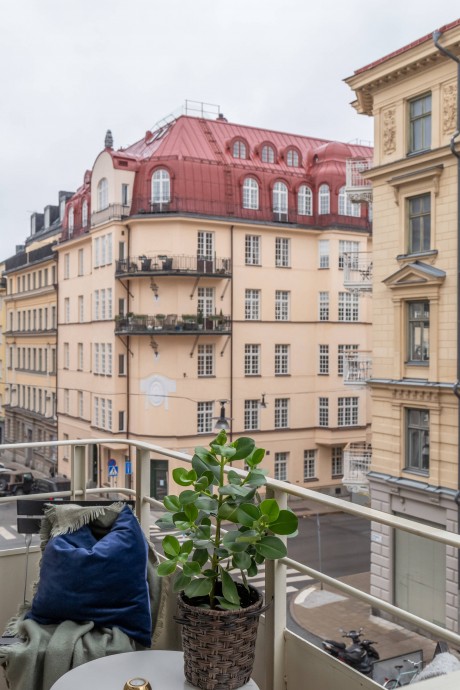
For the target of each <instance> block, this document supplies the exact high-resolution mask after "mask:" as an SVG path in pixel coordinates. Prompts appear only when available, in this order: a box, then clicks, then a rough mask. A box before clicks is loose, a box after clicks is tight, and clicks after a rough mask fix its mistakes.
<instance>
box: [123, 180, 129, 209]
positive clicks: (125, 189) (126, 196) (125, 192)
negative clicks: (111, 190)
mask: <svg viewBox="0 0 460 690" xmlns="http://www.w3.org/2000/svg"><path fill="white" fill-rule="evenodd" d="M128 199H129V184H126V182H123V183H122V185H121V205H122V206H127V205H128Z"/></svg>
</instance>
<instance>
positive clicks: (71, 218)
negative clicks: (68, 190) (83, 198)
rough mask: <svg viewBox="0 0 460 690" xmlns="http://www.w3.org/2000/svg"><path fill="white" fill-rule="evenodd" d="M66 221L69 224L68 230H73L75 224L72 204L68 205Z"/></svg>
mask: <svg viewBox="0 0 460 690" xmlns="http://www.w3.org/2000/svg"><path fill="white" fill-rule="evenodd" d="M67 223H68V226H69V232H71V233H72V232H73V229H74V226H75V211H74V210H73V206H70V207H69V214H68V216H67Z"/></svg>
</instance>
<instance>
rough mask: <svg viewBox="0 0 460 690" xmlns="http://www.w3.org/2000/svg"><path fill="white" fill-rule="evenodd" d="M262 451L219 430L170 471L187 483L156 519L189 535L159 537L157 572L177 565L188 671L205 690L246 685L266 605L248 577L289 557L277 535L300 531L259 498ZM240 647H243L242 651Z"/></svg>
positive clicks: (289, 515)
mask: <svg viewBox="0 0 460 690" xmlns="http://www.w3.org/2000/svg"><path fill="white" fill-rule="evenodd" d="M264 455H265V450H263V449H262V448H256V446H255V442H254V441H253V439H251V438H245V437H243V438H239V439H237V440H235V441H233V442H228V441H227V435H226V433H225V431H224V430H222V431H221V432H220V433H219V435H218V436H217V437H216V438H215V439H214V440H213V441H212V442H211V444H210V446H209V448H204V447H198V448H196V449H195V454H194V456H193V458H192V467H191V469H185V468H182V467H181V468H176V469H175V470H173V479H174V481H175V482H176V483H177V484H178V485H179V486H182V487H185V488H184V490H183V491H181V493H180V494H179V495H178V496H175V495H169V496H166V497H165V499H164V501H163V503H164V506H165V508H166V510H167V511H168V512H167V513H165V515H164V516H162V517H161V518H160V519H159V520H158V521H157V524H158V525H159V526H160V528H162V529H167V530H171V529H178V530H180V532H182V534H184V535H185V537H186V540H185V541H184V542H183V543H182V544H181V543H180V542H179V540H178V539H177V538H176V537H175V536H173V535H167V536H166V537H165V538H164V539H163V550H164V553H165V556H166V560H165V561H164V562H162V563H161V564H160V565H159V566H158V574H159V575H160V576H167V575H171V574H172V573H174V572H175V571H176V569H177V568H179V573H178V574H177V575H176V577H175V580H174V590H175V591H177V592H178V593H179V596H178V605H179V611H180V618H179V620H180V622H181V623H182V626H183V627H182V642H183V648H184V667H185V676H186V678H187V680H188V681H189V682H191V683H192V684H193V685H195V686H197V687H199V688H202V689H204V690H214V688H220V687H225V688H228V690H234V689H235V688H239V687H241V686H242V685H244V683H246V682H248V680H249V678H250V676H251V672H252V666H253V660H254V652H255V641H256V635H257V625H258V617H259V615H260V614H261V613H262V610H263V609H262V603H263V602H262V595H261V593H260V592H259V591H258V590H257V589H255V588H254V587H251V586H250V585H249V584H248V577H252V576H254V575H256V574H257V572H258V567H259V566H260V565H261V564H262V563H264V561H265V560H266V559H268V560H275V559H278V558H282V557H284V556H285V555H286V554H287V550H286V546H285V544H284V542H283V541H282V540H281V539H280V538H279V537H278V536H276V535H293V534H294V533H295V532H296V531H297V517H296V515H295V514H294V513H293V512H292V511H290V510H281V509H280V507H279V505H278V503H277V501H276V500H275V499H271V498H268V499H264V500H262V498H261V496H260V495H259V489H260V487H263V486H264V485H265V483H266V470H263V469H261V468H260V467H259V465H260V463H261V462H262V460H263V457H264ZM236 460H244V461H245V463H246V465H247V466H248V467H249V472H248V474H247V475H246V476H240V474H239V473H237V472H235V470H234V469H231V463H232V462H233V461H236ZM228 465H230V468H228ZM226 469H227V470H228V472H226V471H225V470H226ZM224 524H225V529H224ZM239 578H240V579H241V582H239V581H238V579H239ZM218 634H219V637H218ZM243 644H244V645H246V644H247V645H248V648H247V649H245V650H244V653H241V651H242V649H241V648H242V645H243ZM216 651H217V652H218V654H216ZM246 652H248V653H246ZM207 653H208V655H209V657H208V658H206V655H207ZM218 659H220V661H219V660H218ZM229 662H230V664H229ZM220 663H221V666H220V665H219V664H220ZM229 667H230V671H229Z"/></svg>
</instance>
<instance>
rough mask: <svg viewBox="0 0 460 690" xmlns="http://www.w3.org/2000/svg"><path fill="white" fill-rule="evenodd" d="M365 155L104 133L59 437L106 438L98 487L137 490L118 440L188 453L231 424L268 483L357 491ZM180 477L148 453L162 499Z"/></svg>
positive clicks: (236, 137) (365, 422)
mask: <svg viewBox="0 0 460 690" xmlns="http://www.w3.org/2000/svg"><path fill="white" fill-rule="evenodd" d="M370 153H371V150H370V149H369V148H367V147H364V146H351V145H346V144H340V143H337V142H329V141H324V140H318V139H313V138H309V137H302V136H296V135H290V134H285V133H279V132H272V131H267V130H262V129H258V128H252V127H245V126H242V125H235V124H231V123H228V122H227V120H226V119H225V118H224V117H223V116H222V115H221V114H219V115H218V117H217V119H205V118H201V117H200V118H196V117H191V116H181V117H179V118H177V119H174V120H171V121H169V122H168V123H167V124H164V123H163V124H162V125H161V126H158V127H157V128H153V131H148V132H147V133H146V135H145V137H144V138H143V139H141V140H140V141H139V142H136V143H135V144H133V145H132V146H130V147H128V148H126V149H119V150H115V149H114V148H113V140H112V136H111V133H110V132H108V134H107V137H106V141H105V148H104V150H103V151H102V152H101V153H100V154H99V155H98V156H97V158H96V161H95V163H94V166H93V168H92V170H91V171H90V172H88V173H86V174H85V178H84V183H83V185H82V187H81V188H80V189H79V190H78V191H77V192H76V194H75V195H74V197H72V198H71V199H70V200H69V201H68V202H67V207H66V216H65V218H64V231H63V235H62V239H61V242H60V243H59V245H58V247H57V253H58V256H59V258H58V284H59V298H58V299H59V303H58V314H59V326H58V332H59V352H58V390H59V393H58V421H59V438H60V439H66V438H70V439H73V438H78V437H80V438H106V439H107V442H106V444H105V446H104V448H103V450H102V453H101V456H100V457H94V458H91V459H90V460H89V462H90V464H91V469H92V476H93V479H94V481H95V482H96V481H101V482H106V483H110V482H112V483H113V484H115V482H116V483H117V484H116V485H118V486H121V485H128V486H129V485H130V481H131V475H130V474H129V472H130V471H131V470H132V463H133V460H134V458H133V457H132V456H131V455H130V451H129V449H128V448H126V447H123V446H121V447H120V446H117V445H116V444H113V442H111V440H112V441H113V437H116V436H118V437H120V438H125V437H129V438H135V439H140V440H142V439H145V440H147V441H149V442H154V443H156V444H158V445H161V446H167V447H168V448H171V449H173V450H181V451H186V452H192V451H193V448H194V447H195V446H196V445H206V444H208V442H209V441H210V440H211V439H212V438H213V436H214V434H215V431H214V427H215V424H216V421H217V420H218V418H219V417H220V416H222V417H224V418H225V420H224V424H225V425H226V426H228V428H229V434H230V435H231V436H232V437H237V436H241V435H249V436H252V437H254V438H255V439H256V442H257V444H258V445H260V446H262V447H264V448H266V449H267V457H266V461H265V463H264V464H265V467H266V468H267V469H268V470H269V472H270V474H271V475H272V476H275V477H277V478H279V479H287V480H288V481H290V482H292V483H294V484H298V485H300V486H309V487H312V488H315V489H317V488H318V489H321V490H324V491H329V492H331V493H333V494H335V495H346V494H347V490H346V488H345V487H344V486H343V483H342V478H343V477H342V475H343V459H344V451H347V449H348V448H350V444H362V445H363V446H365V444H366V443H369V441H370V437H369V419H370V417H369V406H368V400H367V396H368V393H367V390H366V388H365V387H363V386H361V385H359V381H357V380H355V381H354V383H355V384H358V385H351V386H347V385H346V383H345V382H344V376H343V368H344V359H345V357H346V355H347V353H348V352H352V353H355V355H356V356H357V354H358V352H359V353H361V352H365V351H368V350H369V349H370V299H369V298H368V297H364V296H363V294H364V293H362V294H360V292H359V291H358V292H350V291H349V290H347V289H346V288H345V287H344V270H343V269H344V264H345V261H346V256H347V255H348V254H350V253H354V254H357V253H358V252H363V253H366V252H369V251H370V249H371V224H370V220H369V217H368V212H367V206H365V205H360V204H352V203H350V201H349V199H348V197H347V195H346V192H345V166H346V160H347V159H348V158H350V157H360V158H362V157H369V155H370ZM356 447H358V446H356ZM113 465H116V471H117V472H118V476H117V477H110V476H109V467H110V466H113ZM174 466H175V465H174V461H172V460H171V461H164V460H157V459H155V458H154V457H152V487H151V490H152V495H154V496H157V497H161V496H162V495H164V493H166V492H168V491H173V490H174V486H173V484H172V483H171V486H170V481H169V480H170V472H171V470H172V469H173V468H174ZM59 470H60V472H63V473H65V474H68V472H69V458H68V453H66V452H62V455H61V456H60V458H59ZM113 473H114V470H113V469H112V470H111V472H110V474H113Z"/></svg>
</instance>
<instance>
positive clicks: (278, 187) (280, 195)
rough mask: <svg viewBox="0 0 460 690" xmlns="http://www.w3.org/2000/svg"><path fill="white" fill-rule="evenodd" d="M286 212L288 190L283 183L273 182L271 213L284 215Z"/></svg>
mask: <svg viewBox="0 0 460 690" xmlns="http://www.w3.org/2000/svg"><path fill="white" fill-rule="evenodd" d="M287 210H288V188H287V187H286V185H285V184H284V182H275V184H274V186H273V212H274V213H276V214H285V213H287Z"/></svg>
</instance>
